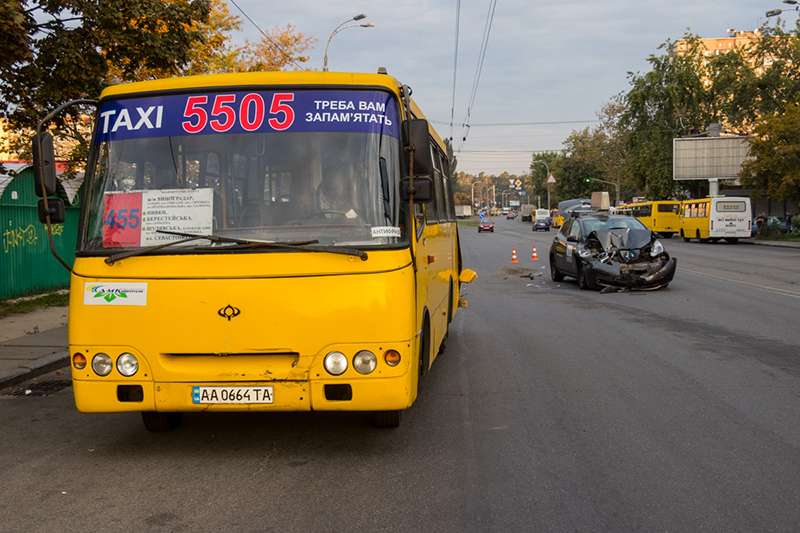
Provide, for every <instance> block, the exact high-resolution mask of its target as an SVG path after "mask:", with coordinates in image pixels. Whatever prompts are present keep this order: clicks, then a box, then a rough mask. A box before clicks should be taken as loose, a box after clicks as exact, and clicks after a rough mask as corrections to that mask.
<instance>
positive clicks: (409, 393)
mask: <svg viewBox="0 0 800 533" xmlns="http://www.w3.org/2000/svg"><path fill="white" fill-rule="evenodd" d="M72 385H73V393H74V396H75V405H76V407H77V408H78V410H79V411H81V412H83V413H113V412H125V411H162V412H192V411H385V410H399V409H406V408H408V407H410V406H411V404H412V403H413V402H414V399H415V397H416V389H415V388H413V389H412V386H411V380H410V379H409V376H408V375H407V374H406V375H403V376H398V377H387V378H379V377H363V378H356V379H351V380H348V379H317V380H309V381H289V380H285V381H261V382H250V381H247V382H239V381H237V382H211V383H200V382H197V383H195V382H191V383H188V382H187V383H183V382H154V381H133V380H126V381H101V380H94V379H93V380H78V379H75V380H73V382H72ZM331 385H333V387H331ZM266 387H271V392H270V394H271V398H270V399H271V403H206V402H201V401H198V398H197V397H198V391H199V390H202V389H203V388H214V389H216V390H217V391H218V392H219V393H221V392H222V389H225V390H226V391H227V392H226V396H227V395H228V393H229V392H230V391H231V390H232V391H233V392H236V390H237V389H242V390H245V389H249V388H259V389H264V388H266ZM220 399H221V398H216V400H217V401H219V400H220ZM262 400H263V398H262ZM212 401H213V400H212Z"/></svg>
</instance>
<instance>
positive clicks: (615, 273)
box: [579, 229, 677, 290]
mask: <svg viewBox="0 0 800 533" xmlns="http://www.w3.org/2000/svg"><path fill="white" fill-rule="evenodd" d="M579 255H580V256H581V258H582V259H583V261H584V264H585V265H588V267H589V268H590V269H591V274H592V278H593V280H594V282H595V283H596V284H598V285H601V286H610V287H619V288H625V289H641V290H653V289H660V288H663V287H666V286H667V285H669V284H670V282H671V281H672V279H673V278H674V277H675V271H676V269H677V259H675V258H674V257H670V255H669V254H668V253H667V251H666V250H665V249H664V246H663V244H661V242H660V241H659V240H658V239H656V238H655V236H654V235H653V234H652V233H650V232H643V231H639V230H629V229H627V230H623V231H619V230H603V231H596V232H593V233H592V235H590V237H589V239H587V243H586V245H585V246H584V247H583V248H582V249H581V250H580V251H579Z"/></svg>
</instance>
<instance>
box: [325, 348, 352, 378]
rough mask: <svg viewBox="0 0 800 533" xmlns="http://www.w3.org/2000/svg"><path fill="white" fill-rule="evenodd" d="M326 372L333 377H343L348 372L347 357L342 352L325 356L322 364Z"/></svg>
mask: <svg viewBox="0 0 800 533" xmlns="http://www.w3.org/2000/svg"><path fill="white" fill-rule="evenodd" d="M322 364H323V365H324V366H325V370H327V371H328V374H330V375H332V376H341V375H342V374H344V371H345V370H347V357H345V356H344V354H343V353H342V352H331V353H329V354H328V355H326V356H325V360H324V361H323V362H322Z"/></svg>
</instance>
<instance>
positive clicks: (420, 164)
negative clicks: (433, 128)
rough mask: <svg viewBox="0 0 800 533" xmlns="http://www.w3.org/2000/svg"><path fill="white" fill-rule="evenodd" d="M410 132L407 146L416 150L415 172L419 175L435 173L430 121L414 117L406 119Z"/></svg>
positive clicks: (407, 128)
mask: <svg viewBox="0 0 800 533" xmlns="http://www.w3.org/2000/svg"><path fill="white" fill-rule="evenodd" d="M406 131H407V132H408V139H406V141H407V146H408V147H409V148H413V150H414V174H415V175H417V176H432V175H433V156H431V140H430V134H429V133H428V121H427V120H424V119H421V118H412V119H409V120H407V121H406Z"/></svg>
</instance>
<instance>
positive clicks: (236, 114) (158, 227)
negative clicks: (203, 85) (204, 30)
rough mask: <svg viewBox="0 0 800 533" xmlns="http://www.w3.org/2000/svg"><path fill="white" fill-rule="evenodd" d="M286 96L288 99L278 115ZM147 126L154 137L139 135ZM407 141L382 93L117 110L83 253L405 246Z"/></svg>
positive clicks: (200, 100)
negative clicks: (176, 244)
mask: <svg viewBox="0 0 800 533" xmlns="http://www.w3.org/2000/svg"><path fill="white" fill-rule="evenodd" d="M331 93H332V94H331ZM276 94H277V95H279V96H282V98H283V99H282V100H281V99H278V105H277V106H276V105H275V102H276V100H275V95H276ZM287 95H288V96H287ZM193 98H194V100H193ZM170 100H177V101H170ZM159 106H160V107H159ZM281 106H283V107H281ZM320 109H327V110H328V111H320ZM334 109H335V110H334ZM267 110H269V111H267ZM125 111H128V117H125V116H124V113H125ZM270 111H273V113H270ZM104 113H106V115H104ZM120 117H122V118H121V119H120ZM142 117H145V118H142ZM290 119H291V120H290ZM137 120H138V121H140V122H141V123H142V126H144V128H142V127H140V128H139V129H138V130H137V129H134V128H135V126H136V122H137ZM120 124H121V125H120ZM147 126H152V128H148V127H147ZM165 133H166V135H165ZM398 137H399V128H398V126H397V109H396V107H395V104H394V101H393V99H392V97H391V95H389V93H384V92H380V91H296V92H294V93H291V92H289V93H274V92H271V91H260V92H252V91H251V92H239V93H237V92H230V93H219V94H214V93H212V94H202V95H169V96H165V97H153V98H140V99H136V100H135V101H132V102H129V101H126V100H123V101H111V102H107V103H106V104H104V105H103V106H102V107H101V109H100V120H98V126H97V132H96V134H95V142H94V149H95V150H96V156H95V161H96V163H95V168H94V169H93V172H92V174H91V178H90V182H89V187H90V189H89V195H88V198H87V201H88V208H87V213H86V216H85V217H84V220H85V227H84V228H83V234H82V237H83V238H82V249H83V250H84V251H93V250H94V251H98V250H105V249H113V250H114V251H119V250H120V249H131V248H138V247H145V246H152V245H157V244H162V243H166V242H169V241H173V240H178V239H180V238H181V237H180V236H176V235H170V234H166V233H162V232H163V231H171V232H178V233H180V232H183V233H194V234H204V235H207V234H211V233H213V234H216V235H220V236H223V237H231V238H236V239H249V240H263V241H269V242H297V241H314V242H319V243H321V244H332V245H350V246H370V245H386V244H394V243H397V242H400V241H402V240H403V239H405V228H404V227H403V226H404V224H403V223H402V221H401V216H400V205H399V202H398V201H397V198H398V190H399V189H398V183H399V179H398V174H399V139H398ZM207 245H208V243H204V242H203V241H202V240H201V241H198V242H190V243H186V244H182V246H186V247H196V246H207Z"/></svg>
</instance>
